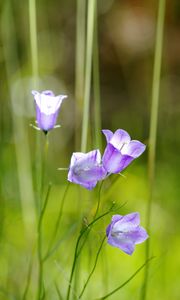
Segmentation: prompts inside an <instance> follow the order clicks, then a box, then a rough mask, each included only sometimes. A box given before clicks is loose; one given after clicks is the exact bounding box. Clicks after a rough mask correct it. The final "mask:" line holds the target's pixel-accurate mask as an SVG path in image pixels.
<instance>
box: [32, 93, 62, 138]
mask: <svg viewBox="0 0 180 300" xmlns="http://www.w3.org/2000/svg"><path fill="white" fill-rule="evenodd" d="M32 94H33V96H34V100H35V104H36V119H37V123H38V126H39V128H40V129H41V130H43V131H44V132H45V133H47V132H48V131H49V130H51V129H53V128H54V126H55V125H56V120H57V117H58V114H59V110H60V106H61V103H62V101H63V100H64V99H65V98H67V96H66V95H59V96H55V95H54V93H53V92H52V91H43V92H42V93H39V92H37V91H32Z"/></svg>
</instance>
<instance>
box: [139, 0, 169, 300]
mask: <svg viewBox="0 0 180 300" xmlns="http://www.w3.org/2000/svg"><path fill="white" fill-rule="evenodd" d="M165 6H166V0H159V6H158V17H157V33H156V44H155V57H154V69H153V82H152V105H151V118H150V133H149V157H148V173H149V174H148V175H149V198H148V205H147V230H148V233H149V234H150V222H151V206H152V199H153V194H154V179H155V156H156V139H157V125H158V107H159V90H160V77H161V65H162V47H163V32H164V19H165ZM149 255H150V240H148V241H147V243H146V259H148V258H149ZM148 276H149V265H147V266H146V268H145V277H144V285H143V289H142V297H141V299H143V300H144V299H146V295H147V284H148Z"/></svg>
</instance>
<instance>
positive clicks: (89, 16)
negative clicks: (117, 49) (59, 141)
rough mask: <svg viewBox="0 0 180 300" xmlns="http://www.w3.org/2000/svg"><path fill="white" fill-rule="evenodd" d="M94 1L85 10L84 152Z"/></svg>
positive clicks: (83, 150)
mask: <svg viewBox="0 0 180 300" xmlns="http://www.w3.org/2000/svg"><path fill="white" fill-rule="evenodd" d="M95 4H96V0H88V8H87V37H86V62H85V87H84V109H83V121H82V137H81V151H82V152H86V149H87V137H88V124H89V106H90V91H91V73H92V53H93V37H94V16H95Z"/></svg>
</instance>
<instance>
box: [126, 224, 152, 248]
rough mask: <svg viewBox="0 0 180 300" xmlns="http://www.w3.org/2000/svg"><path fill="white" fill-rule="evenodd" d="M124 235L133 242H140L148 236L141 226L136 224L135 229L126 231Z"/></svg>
mask: <svg viewBox="0 0 180 300" xmlns="http://www.w3.org/2000/svg"><path fill="white" fill-rule="evenodd" d="M126 237H127V238H128V239H130V240H131V241H133V242H134V243H135V244H140V243H142V242H144V241H145V240H147V238H148V237H149V236H148V234H147V232H146V230H145V229H144V228H143V227H141V226H138V227H137V228H136V229H135V230H132V231H130V232H128V233H126Z"/></svg>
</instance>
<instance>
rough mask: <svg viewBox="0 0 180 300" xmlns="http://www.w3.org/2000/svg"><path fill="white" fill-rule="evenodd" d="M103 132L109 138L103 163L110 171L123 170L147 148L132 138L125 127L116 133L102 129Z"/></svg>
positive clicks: (117, 171)
mask: <svg viewBox="0 0 180 300" xmlns="http://www.w3.org/2000/svg"><path fill="white" fill-rule="evenodd" d="M102 132H103V133H104V135H105V137H106V140H107V146H106V149H105V151H104V154H103V157H102V163H103V166H104V168H105V169H106V171H107V172H108V173H119V172H121V171H122V170H124V169H125V168H126V167H127V166H128V165H129V164H130V163H131V162H132V161H133V160H134V159H135V158H137V157H139V156H140V155H141V154H142V153H143V152H144V150H145V148H146V146H145V145H144V144H142V143H141V142H139V141H136V140H131V138H130V136H129V134H128V133H127V132H126V131H125V130H123V129H117V130H116V131H115V133H113V132H112V131H110V130H102Z"/></svg>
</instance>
